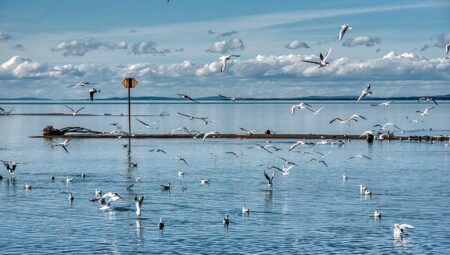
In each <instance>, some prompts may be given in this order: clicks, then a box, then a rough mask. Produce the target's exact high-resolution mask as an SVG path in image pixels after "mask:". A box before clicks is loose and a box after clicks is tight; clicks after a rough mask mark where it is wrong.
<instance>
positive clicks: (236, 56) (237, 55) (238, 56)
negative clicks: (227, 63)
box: [230, 55, 241, 58]
mask: <svg viewBox="0 0 450 255" xmlns="http://www.w3.org/2000/svg"><path fill="white" fill-rule="evenodd" d="M230 56H232V57H237V58H238V57H240V56H241V55H230Z"/></svg>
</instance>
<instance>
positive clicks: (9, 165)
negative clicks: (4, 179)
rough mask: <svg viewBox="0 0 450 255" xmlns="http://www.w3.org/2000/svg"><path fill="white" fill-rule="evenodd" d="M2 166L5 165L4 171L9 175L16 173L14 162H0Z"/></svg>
mask: <svg viewBox="0 0 450 255" xmlns="http://www.w3.org/2000/svg"><path fill="white" fill-rule="evenodd" d="M2 162H3V165H5V168H6V171H8V173H9V175H13V174H14V172H15V171H16V168H17V164H19V163H16V162H14V161H9V160H2Z"/></svg>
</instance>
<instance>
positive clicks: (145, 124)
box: [136, 118, 150, 126]
mask: <svg viewBox="0 0 450 255" xmlns="http://www.w3.org/2000/svg"><path fill="white" fill-rule="evenodd" d="M136 120H137V121H139V122H140V123H142V124H144V126H150V125H149V124H147V123H145V122H143V121H142V120H140V119H138V118H136Z"/></svg>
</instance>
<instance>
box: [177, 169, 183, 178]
mask: <svg viewBox="0 0 450 255" xmlns="http://www.w3.org/2000/svg"><path fill="white" fill-rule="evenodd" d="M178 177H180V178H181V177H184V171H183V170H181V169H180V170H178Z"/></svg>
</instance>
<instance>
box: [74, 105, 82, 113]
mask: <svg viewBox="0 0 450 255" xmlns="http://www.w3.org/2000/svg"><path fill="white" fill-rule="evenodd" d="M83 109H84V106H83V107H81V108H80V109H78V110H76V111H75V113H78V112H79V111H81V110H83Z"/></svg>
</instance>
